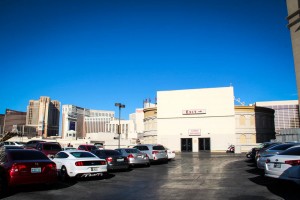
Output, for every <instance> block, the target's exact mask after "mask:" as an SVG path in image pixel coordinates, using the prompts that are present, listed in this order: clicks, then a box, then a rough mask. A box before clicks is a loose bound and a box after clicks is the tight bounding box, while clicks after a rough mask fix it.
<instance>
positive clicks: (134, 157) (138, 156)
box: [116, 148, 150, 167]
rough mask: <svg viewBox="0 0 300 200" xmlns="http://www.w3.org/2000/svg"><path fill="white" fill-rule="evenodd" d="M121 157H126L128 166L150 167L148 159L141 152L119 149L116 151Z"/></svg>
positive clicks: (133, 149) (134, 149) (132, 149)
mask: <svg viewBox="0 0 300 200" xmlns="http://www.w3.org/2000/svg"><path fill="white" fill-rule="evenodd" d="M116 151H118V152H119V153H120V154H121V155H122V156H126V157H127V159H128V161H129V165H130V166H134V165H146V166H148V167H149V166H150V161H149V157H148V155H147V154H146V153H143V152H141V151H140V150H138V149H136V148H119V149H116Z"/></svg>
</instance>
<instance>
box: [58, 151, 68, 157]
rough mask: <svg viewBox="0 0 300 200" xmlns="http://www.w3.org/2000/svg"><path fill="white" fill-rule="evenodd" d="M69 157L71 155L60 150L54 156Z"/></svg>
mask: <svg viewBox="0 0 300 200" xmlns="http://www.w3.org/2000/svg"><path fill="white" fill-rule="evenodd" d="M68 157H69V155H68V154H66V153H64V152H59V153H57V154H56V155H55V156H54V158H68Z"/></svg>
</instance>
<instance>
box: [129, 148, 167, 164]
mask: <svg viewBox="0 0 300 200" xmlns="http://www.w3.org/2000/svg"><path fill="white" fill-rule="evenodd" d="M133 148H136V149H138V150H140V151H141V152H144V153H146V154H147V155H148V157H149V160H150V162H165V163H167V162H168V154H167V150H166V148H165V147H164V146H163V145H160V144H139V145H136V146H134V147H133Z"/></svg>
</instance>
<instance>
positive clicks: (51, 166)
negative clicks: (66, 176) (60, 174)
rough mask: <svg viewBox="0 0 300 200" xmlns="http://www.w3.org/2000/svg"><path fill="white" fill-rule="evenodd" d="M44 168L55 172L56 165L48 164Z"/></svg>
mask: <svg viewBox="0 0 300 200" xmlns="http://www.w3.org/2000/svg"><path fill="white" fill-rule="evenodd" d="M46 167H47V168H49V169H51V170H56V164H55V163H49V164H48V165H47V166H46Z"/></svg>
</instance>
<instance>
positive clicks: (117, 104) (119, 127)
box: [115, 103, 125, 148]
mask: <svg viewBox="0 0 300 200" xmlns="http://www.w3.org/2000/svg"><path fill="white" fill-rule="evenodd" d="M115 106H117V107H119V126H118V135H119V144H118V148H120V138H121V108H125V105H124V104H121V103H115Z"/></svg>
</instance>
